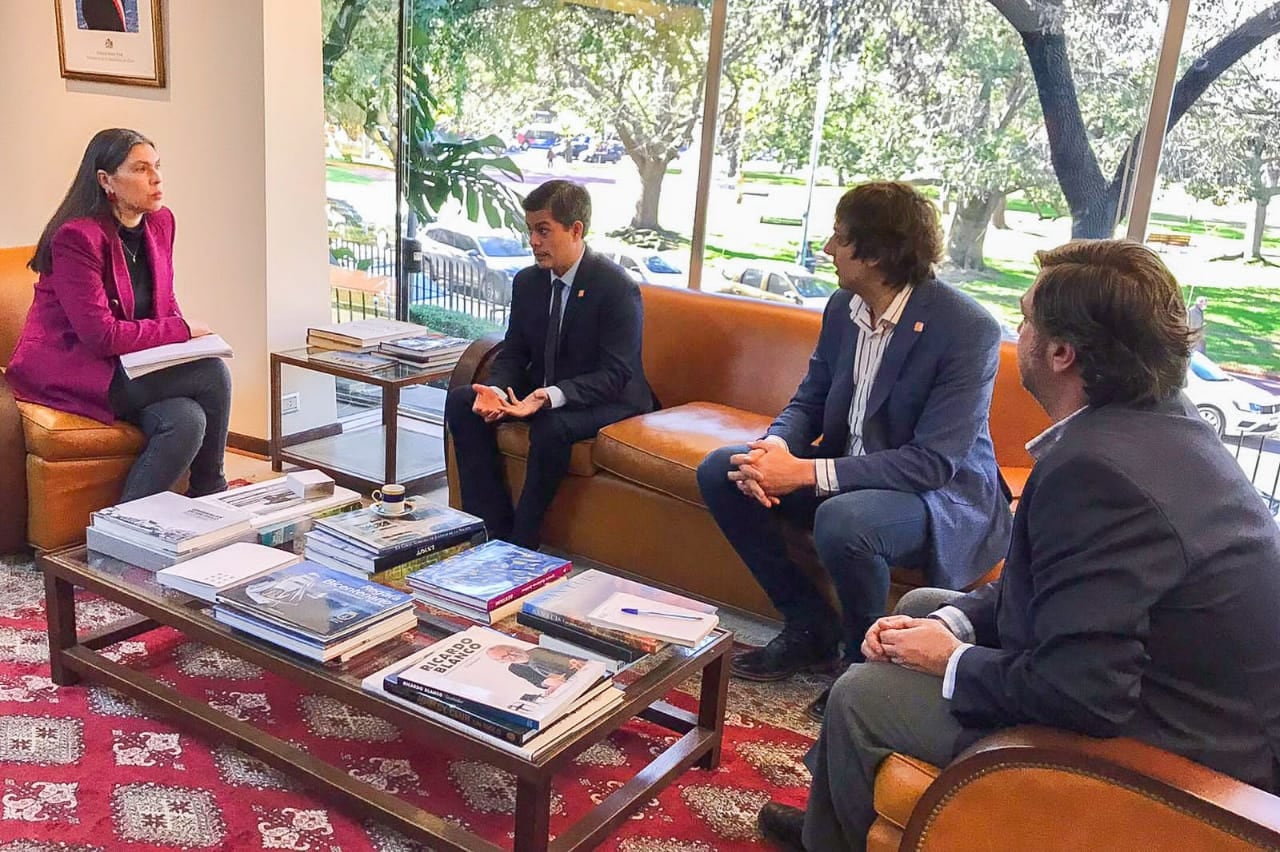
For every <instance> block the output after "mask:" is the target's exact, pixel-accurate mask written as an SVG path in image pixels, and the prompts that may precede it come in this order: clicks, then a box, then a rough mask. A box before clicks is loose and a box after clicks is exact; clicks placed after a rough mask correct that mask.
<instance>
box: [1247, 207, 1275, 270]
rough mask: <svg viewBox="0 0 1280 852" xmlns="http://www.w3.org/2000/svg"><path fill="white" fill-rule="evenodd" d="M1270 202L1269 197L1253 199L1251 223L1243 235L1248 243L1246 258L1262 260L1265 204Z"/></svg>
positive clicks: (1265, 215) (1265, 227) (1265, 220)
mask: <svg viewBox="0 0 1280 852" xmlns="http://www.w3.org/2000/svg"><path fill="white" fill-rule="evenodd" d="M1270 203H1271V199H1270V198H1255V199H1253V223H1252V224H1251V225H1250V227H1249V233H1248V235H1247V236H1246V237H1245V241H1246V242H1247V243H1248V244H1249V253H1248V254H1246V255H1245V259H1246V260H1262V234H1263V232H1264V231H1266V229H1267V206H1268V205H1269V204H1270Z"/></svg>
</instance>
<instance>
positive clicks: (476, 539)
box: [305, 500, 485, 588]
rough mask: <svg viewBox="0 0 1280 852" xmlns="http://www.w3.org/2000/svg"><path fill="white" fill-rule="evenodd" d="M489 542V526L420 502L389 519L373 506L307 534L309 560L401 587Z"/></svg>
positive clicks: (320, 522) (328, 521)
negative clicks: (416, 575) (418, 574)
mask: <svg viewBox="0 0 1280 852" xmlns="http://www.w3.org/2000/svg"><path fill="white" fill-rule="evenodd" d="M484 539H485V532H484V521H482V520H480V519H479V518H477V517H476V516H475V515H468V514H467V513H466V512H459V511H458V510H457V509H451V508H449V507H448V506H433V505H429V504H428V503H426V501H424V500H417V501H415V505H414V507H413V509H412V510H410V511H407V512H405V513H404V514H402V515H398V516H395V517H388V516H386V515H383V514H381V513H380V512H378V510H377V509H376V508H374V507H372V506H370V507H369V508H367V509H359V510H356V511H353V512H344V513H343V514H340V515H331V516H329V517H326V518H319V519H318V520H316V522H315V527H314V528H313V529H312V530H311V532H309V533H307V535H306V551H305V552H306V555H307V558H308V559H311V560H313V561H315V562H319V563H320V564H321V565H327V566H328V567H330V568H332V569H334V570H335V571H341V572H343V573H346V574H350V575H352V576H355V577H361V578H363V579H368V580H372V581H373V582H375V583H382V584H384V585H388V586H394V587H396V588H404V587H405V586H406V578H407V577H408V576H409V575H410V574H412V573H413V572H414V571H417V570H419V569H421V568H424V567H426V566H427V565H430V564H432V563H433V562H438V561H440V560H442V559H446V558H448V557H449V556H452V555H454V554H456V553H460V552H461V551H463V550H465V549H466V548H467V547H470V546H471V545H472V544H478V543H480V542H482V541H484Z"/></svg>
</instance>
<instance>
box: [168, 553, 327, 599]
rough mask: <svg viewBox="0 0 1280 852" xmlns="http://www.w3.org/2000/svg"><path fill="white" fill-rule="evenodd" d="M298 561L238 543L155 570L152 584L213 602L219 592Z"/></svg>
mask: <svg viewBox="0 0 1280 852" xmlns="http://www.w3.org/2000/svg"><path fill="white" fill-rule="evenodd" d="M301 561H302V557H301V556H298V555H296V554H293V553H290V552H288V551H287V550H278V549H276V548H274V547H265V546H263V545H261V544H252V543H250V542H247V541H239V542H236V543H235V544H228V545H227V546H226V547H221V548H218V549H217V550H215V551H213V552H212V553H206V554H205V555H204V556H197V557H196V558H195V559H189V560H187V561H186V562H179V563H178V564H177V565H174V566H172V567H170V568H165V569H164V570H163V571H157V572H156V581H157V582H159V583H160V585H162V586H167V587H169V588H171V589H178V590H179V591H183V592H186V593H187V594H189V595H191V596H192V597H197V598H200V599H201V600H204V601H209V602H210V603H213V600H214V598H215V597H216V596H217V594H218V592H219V591H221V590H223V589H227V588H230V587H231V586H234V585H236V584H237V583H242V582H244V581H246V580H252V579H253V578H254V577H258V576H261V575H263V574H269V573H270V572H272V571H274V570H276V569H277V568H283V567H285V566H286V565H293V564H294V563H296V562H301Z"/></svg>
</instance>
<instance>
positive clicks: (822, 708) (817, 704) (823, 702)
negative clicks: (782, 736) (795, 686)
mask: <svg viewBox="0 0 1280 852" xmlns="http://www.w3.org/2000/svg"><path fill="white" fill-rule="evenodd" d="M859 657H861V655H859ZM860 662H862V660H861V659H858V660H850V659H849V658H848V657H845V658H844V660H842V661H841V662H840V667H839V668H838V669H837V670H836V673H835V674H836V677H835V679H836V680H839V679H840V675H842V674H844V673H845V672H847V671H848V670H849V666H851V665H854V663H860ZM834 685H835V683H834V681H833V682H832V686H834ZM830 697H831V687H830V686H828V687H827V688H826V689H824V690H822V694H821V695H819V696H818V697H817V698H815V699H813V703H812V704H810V705H809V706H808V707H807V708H805V711H804V712H805V715H807V716H808V717H809V718H810V719H812V720H813V721H815V722H817V723H818V724H822V717H823V716H825V715H827V699H828V698H830Z"/></svg>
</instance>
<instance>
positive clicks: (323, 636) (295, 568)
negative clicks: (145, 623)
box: [217, 560, 413, 642]
mask: <svg viewBox="0 0 1280 852" xmlns="http://www.w3.org/2000/svg"><path fill="white" fill-rule="evenodd" d="M217 600H218V603H219V604H223V605H226V606H228V607H230V608H231V609H233V610H235V611H238V612H240V613H241V614H244V615H248V616H251V617H254V618H259V619H261V620H263V621H265V622H268V623H271V624H276V625H280V626H282V627H284V628H285V629H287V630H293V631H297V632H298V633H300V634H301V635H303V636H308V637H314V638H315V640H317V641H321V642H329V641H332V640H334V639H337V638H340V637H343V636H346V635H347V634H349V633H353V632H355V631H357V630H359V629H361V628H362V627H364V626H367V625H368V624H370V623H372V622H375V621H379V620H381V619H383V618H385V617H387V616H388V615H390V614H392V613H394V612H397V611H400V610H404V609H408V608H409V607H410V606H412V601H413V598H412V596H410V595H407V594H405V593H404V592H399V591H396V590H395V589H391V588H388V587H386V586H382V585H379V584H377V583H371V582H369V581H368V580H361V579H359V578H357V577H353V576H351V575H349V574H344V573H342V572H341V571H335V570H333V569H332V568H329V567H326V566H324V565H320V564H319V563H316V562H312V561H310V560H304V561H302V562H299V563H298V564H296V565H290V566H288V567H286V568H281V569H280V570H278V571H272V572H271V573H270V574H267V575H265V576H263V577H259V578H257V579H255V580H250V581H249V582H247V583H241V584H240V585H238V586H232V587H231V588H229V589H227V590H225V591H223V592H220V593H219V594H218V599H217Z"/></svg>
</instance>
